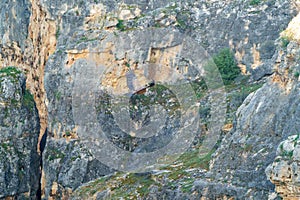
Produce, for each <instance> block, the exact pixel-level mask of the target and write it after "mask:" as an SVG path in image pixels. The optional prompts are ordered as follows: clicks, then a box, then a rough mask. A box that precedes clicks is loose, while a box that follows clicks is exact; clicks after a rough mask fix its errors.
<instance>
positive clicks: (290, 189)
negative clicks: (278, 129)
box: [266, 135, 300, 200]
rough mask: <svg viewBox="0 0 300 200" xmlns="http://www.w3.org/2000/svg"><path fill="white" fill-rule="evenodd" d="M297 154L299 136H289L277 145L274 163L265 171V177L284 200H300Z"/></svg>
mask: <svg viewBox="0 0 300 200" xmlns="http://www.w3.org/2000/svg"><path fill="white" fill-rule="evenodd" d="M299 153H300V146H299V135H293V136H290V137H288V139H287V140H285V141H283V142H281V143H280V144H279V146H278V148H277V151H276V158H275V160H274V162H273V163H272V164H270V165H269V166H268V168H267V169H266V174H267V177H268V178H269V180H270V181H271V182H272V183H273V184H275V187H276V192H277V193H278V194H279V195H280V196H281V197H282V198H283V199H284V200H294V199H299V198H300V185H299V178H298V174H299V161H300V160H299V158H300V157H299V156H300V155H299Z"/></svg>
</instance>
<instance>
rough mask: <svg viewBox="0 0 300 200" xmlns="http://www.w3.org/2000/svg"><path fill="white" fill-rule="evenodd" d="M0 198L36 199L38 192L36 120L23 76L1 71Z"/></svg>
mask: <svg viewBox="0 0 300 200" xmlns="http://www.w3.org/2000/svg"><path fill="white" fill-rule="evenodd" d="M0 133H1V134H0V198H6V197H15V198H16V199H24V198H28V199H29V198H30V199H35V198H36V197H37V196H38V190H39V189H40V184H39V183H40V181H39V177H40V156H39V154H38V153H37V146H38V135H39V118H38V114H37V109H36V107H35V104H34V101H33V97H32V95H31V94H30V93H29V92H28V91H27V90H25V76H24V74H23V73H21V72H20V71H19V70H17V69H16V68H14V67H8V68H4V69H0Z"/></svg>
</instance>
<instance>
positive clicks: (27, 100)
mask: <svg viewBox="0 0 300 200" xmlns="http://www.w3.org/2000/svg"><path fill="white" fill-rule="evenodd" d="M23 103H24V105H25V106H26V107H27V108H29V109H30V110H33V109H34V98H33V95H32V94H31V93H30V92H29V90H25V92H24V96H23Z"/></svg>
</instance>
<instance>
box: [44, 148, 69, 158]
mask: <svg viewBox="0 0 300 200" xmlns="http://www.w3.org/2000/svg"><path fill="white" fill-rule="evenodd" d="M64 157H65V154H64V153H62V152H61V151H59V150H57V149H51V150H50V151H49V153H48V160H49V161H53V160H55V159H63V158H64Z"/></svg>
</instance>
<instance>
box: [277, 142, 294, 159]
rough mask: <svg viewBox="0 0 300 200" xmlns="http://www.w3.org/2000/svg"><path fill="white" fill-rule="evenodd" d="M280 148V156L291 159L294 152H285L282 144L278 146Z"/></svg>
mask: <svg viewBox="0 0 300 200" xmlns="http://www.w3.org/2000/svg"><path fill="white" fill-rule="evenodd" d="M279 148H280V151H281V152H280V156H282V157H285V158H288V159H291V158H292V157H293V154H294V151H287V150H285V149H284V148H283V144H281V145H280V146H279Z"/></svg>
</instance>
